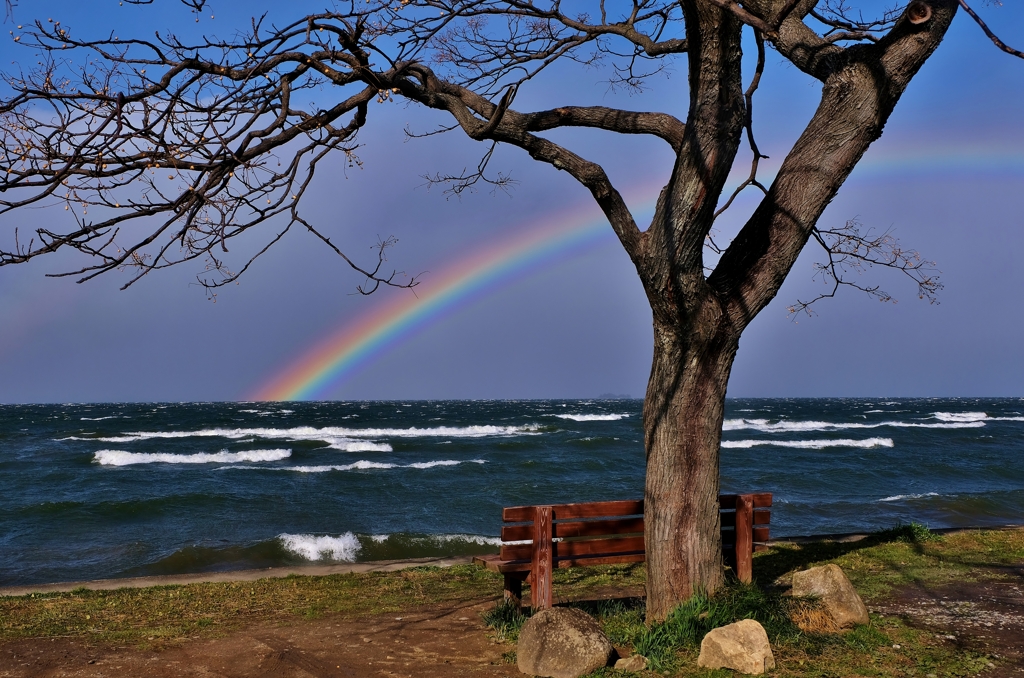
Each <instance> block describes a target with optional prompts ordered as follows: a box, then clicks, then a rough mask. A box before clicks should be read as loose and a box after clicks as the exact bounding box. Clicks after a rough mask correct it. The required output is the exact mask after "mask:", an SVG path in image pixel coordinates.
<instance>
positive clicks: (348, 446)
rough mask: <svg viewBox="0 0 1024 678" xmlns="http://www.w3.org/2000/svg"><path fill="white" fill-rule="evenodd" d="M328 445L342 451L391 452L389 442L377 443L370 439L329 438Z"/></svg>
mask: <svg viewBox="0 0 1024 678" xmlns="http://www.w3.org/2000/svg"><path fill="white" fill-rule="evenodd" d="M326 442H328V443H329V444H328V447H330V448H331V449H334V450H341V451H342V452H391V451H392V450H391V446H390V445H388V444H387V443H375V442H372V441H369V440H344V439H342V440H329V441H326Z"/></svg>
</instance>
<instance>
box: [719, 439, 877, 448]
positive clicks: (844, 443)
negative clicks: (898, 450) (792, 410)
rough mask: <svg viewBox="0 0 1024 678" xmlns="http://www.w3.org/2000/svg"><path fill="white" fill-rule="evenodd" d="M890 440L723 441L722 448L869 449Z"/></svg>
mask: <svg viewBox="0 0 1024 678" xmlns="http://www.w3.org/2000/svg"><path fill="white" fill-rule="evenodd" d="M892 446H893V442H892V438H866V439H864V440H851V439H848V438H844V439H839V440H723V441H722V447H724V448H734V449H747V448H750V447H793V448H797V449H806V450H821V449H825V448H826V447H857V448H863V449H871V448H874V447H892Z"/></svg>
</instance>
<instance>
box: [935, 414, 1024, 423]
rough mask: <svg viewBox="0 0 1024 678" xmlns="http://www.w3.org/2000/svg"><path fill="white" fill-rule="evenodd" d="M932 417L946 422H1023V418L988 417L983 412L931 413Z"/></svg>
mask: <svg viewBox="0 0 1024 678" xmlns="http://www.w3.org/2000/svg"><path fill="white" fill-rule="evenodd" d="M932 416H933V417H935V418H936V419H938V420H939V421H947V422H980V423H984V422H986V421H1024V417H990V416H988V414H986V413H985V412H933V413H932Z"/></svg>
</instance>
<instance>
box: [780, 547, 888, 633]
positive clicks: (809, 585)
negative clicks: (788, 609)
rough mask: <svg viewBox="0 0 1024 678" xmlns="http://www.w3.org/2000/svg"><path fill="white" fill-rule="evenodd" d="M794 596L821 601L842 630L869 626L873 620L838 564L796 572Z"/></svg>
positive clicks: (794, 576) (794, 575)
mask: <svg viewBox="0 0 1024 678" xmlns="http://www.w3.org/2000/svg"><path fill="white" fill-rule="evenodd" d="M793 595H794V596H799V597H801V598H808V597H814V598H819V599H820V600H821V602H822V604H823V605H824V606H825V609H826V610H828V613H829V614H830V615H832V618H833V619H834V620H835V622H836V624H838V625H839V627H840V628H849V627H851V626H854V625H855V624H867V623H868V621H869V620H870V617H869V616H868V608H867V607H865V606H864V601H863V600H861V599H860V596H859V595H857V590H856V589H854V588H853V584H851V583H850V580H849V579H847V577H846V573H844V572H843V569H842V568H841V567H839V566H838V565H835V564H831V563H830V564H828V565H822V566H821V567H812V568H811V569H809V570H804V571H803V572H796V573H794V574H793Z"/></svg>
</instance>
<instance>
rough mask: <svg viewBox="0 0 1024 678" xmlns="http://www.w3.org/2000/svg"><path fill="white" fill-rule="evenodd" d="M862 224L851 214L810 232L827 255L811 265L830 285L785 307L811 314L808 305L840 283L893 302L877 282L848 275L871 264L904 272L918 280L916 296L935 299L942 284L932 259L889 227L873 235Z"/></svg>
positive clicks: (833, 292)
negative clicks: (838, 223) (907, 245)
mask: <svg viewBox="0 0 1024 678" xmlns="http://www.w3.org/2000/svg"><path fill="white" fill-rule="evenodd" d="M863 228H864V227H863V225H862V224H861V223H860V221H858V220H857V219H856V218H854V219H850V220H849V221H847V222H846V224H844V225H843V226H841V227H839V228H834V229H822V228H815V229H814V232H813V234H812V235H813V237H814V239H815V241H816V242H817V243H818V244H819V245H821V247H822V249H824V250H825V253H826V256H827V257H828V258H827V261H825V262H823V263H817V264H815V265H814V268H815V271H816V272H815V274H814V277H815V278H818V277H820V278H821V279H822V280H823V281H824V282H825V283H827V284H828V285H829V287H830V289H829V291H828V292H826V293H823V294H819V295H818V296H816V297H814V298H813V299H811V300H810V301H800V300H797V302H796V303H794V304H792V305H791V306H789V308H788V310H789V313H790V314H791V315H797V314H799V313H806V314H807V315H813V310H812V309H811V306H812V305H813V304H814V303H815V302H817V301H820V300H822V299H829V298H832V297H834V296H835V295H836V292H837V291H838V290H839V287H840V286H841V285H845V286H847V287H852V288H854V289H858V290H860V291H862V292H865V293H866V294H868V295H869V296H872V297H875V298H876V299H878V300H879V301H883V302H889V301H891V302H893V303H895V302H896V299H895V298H893V296H892V295H890V294H889V293H887V292H885V291H883V290H882V289H880V287H879V286H878V285H864V284H863V283H860V282H858V281H856V280H852V279H850V277H849V276H850V274H857V275H860V274H862V273H864V271H866V270H867V269H868V268H871V267H873V266H882V267H884V268H891V269H894V270H896V271H899V272H901V273H903V274H904V275H906V276H907V277H908V278H910V279H911V280H913V281H914V282H915V283H917V292H918V297H919V298H921V299H927V300H928V301H929V303H932V304H936V303H938V299H937V297H936V295H937V293H938V292H939V290H941V289H942V287H943V285H942V283H941V282H939V271H938V270H936V268H935V262H934V261H927V260H925V259H923V258H922V257H921V255H920V253H918V252H917V251H916V250H908V249H904V248H903V246H902V245H901V244H900V242H899V241H898V240H897V239H896V238H895V237H893V235H892V231H891V230H888V231H885V232H884V233H881V234H878V235H876V234H874V233H872V231H871V229H868V230H866V231H865V230H863Z"/></svg>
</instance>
